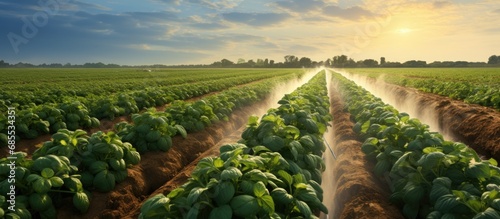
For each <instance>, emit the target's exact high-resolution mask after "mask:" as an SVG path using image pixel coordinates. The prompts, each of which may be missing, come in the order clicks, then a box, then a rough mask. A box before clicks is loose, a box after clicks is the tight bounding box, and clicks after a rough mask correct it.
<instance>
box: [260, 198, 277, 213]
mask: <svg viewBox="0 0 500 219" xmlns="http://www.w3.org/2000/svg"><path fill="white" fill-rule="evenodd" d="M258 203H259V205H260V207H261V208H262V209H264V211H266V212H267V213H268V214H272V213H274V201H273V197H271V196H270V195H264V196H262V197H259V198H258Z"/></svg>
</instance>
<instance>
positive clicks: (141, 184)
mask: <svg viewBox="0 0 500 219" xmlns="http://www.w3.org/2000/svg"><path fill="white" fill-rule="evenodd" d="M259 106H260V104H254V105H252V106H250V107H246V108H242V109H238V110H236V111H234V112H233V114H232V115H231V117H230V120H229V122H219V123H217V124H214V125H212V126H210V127H208V128H206V129H205V130H202V131H200V132H196V133H190V134H188V136H187V138H186V139H183V138H182V137H180V136H176V137H174V138H173V142H174V146H173V147H172V148H171V149H170V150H169V151H168V152H161V153H159V152H148V153H146V154H144V155H141V163H140V164H139V165H136V166H134V167H132V168H130V169H128V174H129V176H128V177H127V179H126V180H125V181H123V182H121V183H119V184H117V186H116V187H115V189H114V190H113V191H111V192H109V193H100V192H93V193H92V199H91V202H90V208H89V211H88V212H87V213H86V214H78V213H77V212H76V211H75V209H74V208H73V207H72V205H71V201H70V200H68V202H67V203H68V204H66V205H64V206H62V207H60V208H59V209H58V218H81V219H83V218H85V219H87V218H126V217H132V215H134V212H133V211H135V213H136V214H137V212H138V209H139V208H140V206H141V203H142V202H143V201H144V200H146V199H147V198H148V197H149V196H150V195H151V194H153V193H154V194H157V193H158V192H162V191H167V190H158V188H160V187H162V186H164V185H165V184H166V183H167V182H168V181H171V180H172V179H174V177H175V176H177V175H180V176H184V177H185V178H186V179H187V177H188V176H189V175H190V170H189V169H185V168H186V166H189V164H191V163H193V161H195V160H196V159H199V158H200V157H204V156H205V155H202V154H203V153H204V152H205V151H207V150H209V149H210V148H213V150H215V151H218V147H214V145H216V143H218V142H219V141H221V140H222V139H223V138H224V137H226V136H229V135H231V133H233V132H234V131H235V130H237V129H239V128H240V127H241V126H244V125H246V122H247V119H248V117H249V116H251V115H252V111H253V109H254V108H255V107H259ZM207 156H208V155H207ZM192 165H193V164H192ZM176 181H177V182H178V183H177V184H176V186H177V185H181V184H182V183H184V182H185V180H184V181H182V180H179V179H177V180H176ZM127 215H128V216H127ZM134 216H135V218H136V216H137V215H134Z"/></svg>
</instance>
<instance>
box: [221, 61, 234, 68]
mask: <svg viewBox="0 0 500 219" xmlns="http://www.w3.org/2000/svg"><path fill="white" fill-rule="evenodd" d="M220 63H221V65H222V67H230V66H232V65H234V62H232V61H229V60H227V59H222V60H220Z"/></svg>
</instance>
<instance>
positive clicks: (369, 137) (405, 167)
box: [333, 74, 500, 218]
mask: <svg viewBox="0 0 500 219" xmlns="http://www.w3.org/2000/svg"><path fill="white" fill-rule="evenodd" d="M333 80H334V81H335V83H337V84H338V89H339V90H340V93H341V94H342V96H343V99H344V101H345V103H346V108H347V110H348V111H349V112H350V114H351V115H352V119H353V120H354V121H355V122H356V124H355V126H354V127H353V129H354V131H355V132H356V133H358V134H359V135H360V136H361V137H362V138H363V139H364V143H363V144H362V147H361V150H362V151H363V152H364V153H365V154H366V156H367V158H368V159H370V160H372V161H374V162H376V165H375V168H374V172H375V174H376V175H378V176H381V177H382V176H384V177H385V178H386V180H387V181H388V183H389V185H390V188H391V191H392V195H391V201H393V203H395V204H397V205H398V206H400V207H401V208H402V211H403V214H404V215H405V217H407V218H500V187H499V186H498V185H499V183H500V168H498V167H497V162H496V161H495V160H493V159H489V160H482V159H481V158H480V157H479V156H478V155H477V153H476V152H475V151H474V150H473V149H471V148H469V147H467V146H466V145H464V144H462V143H458V142H451V141H445V140H443V137H442V135H441V134H439V133H436V132H430V131H429V128H428V126H427V125H424V124H422V123H421V122H420V121H419V120H417V119H411V118H410V117H409V115H408V114H406V113H399V112H398V111H397V110H396V109H395V108H393V107H392V106H389V105H387V104H384V103H383V102H382V101H381V100H380V99H379V98H377V97H375V96H373V95H372V94H370V93H369V92H367V91H366V90H364V89H363V88H361V87H359V86H357V85H356V84H355V83H354V82H352V81H350V80H348V79H346V78H344V77H342V76H341V75H339V74H334V75H333Z"/></svg>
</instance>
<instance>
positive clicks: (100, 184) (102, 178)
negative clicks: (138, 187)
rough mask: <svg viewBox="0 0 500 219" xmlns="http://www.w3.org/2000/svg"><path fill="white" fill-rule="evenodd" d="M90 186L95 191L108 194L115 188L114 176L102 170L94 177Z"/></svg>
mask: <svg viewBox="0 0 500 219" xmlns="http://www.w3.org/2000/svg"><path fill="white" fill-rule="evenodd" d="M92 184H93V185H94V187H95V188H96V190H97V191H100V192H109V191H111V190H113V189H114V188H115V184H116V181H115V175H114V174H113V173H111V172H110V171H107V170H103V171H101V172H99V173H97V175H95V177H94V181H93V183H92Z"/></svg>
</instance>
